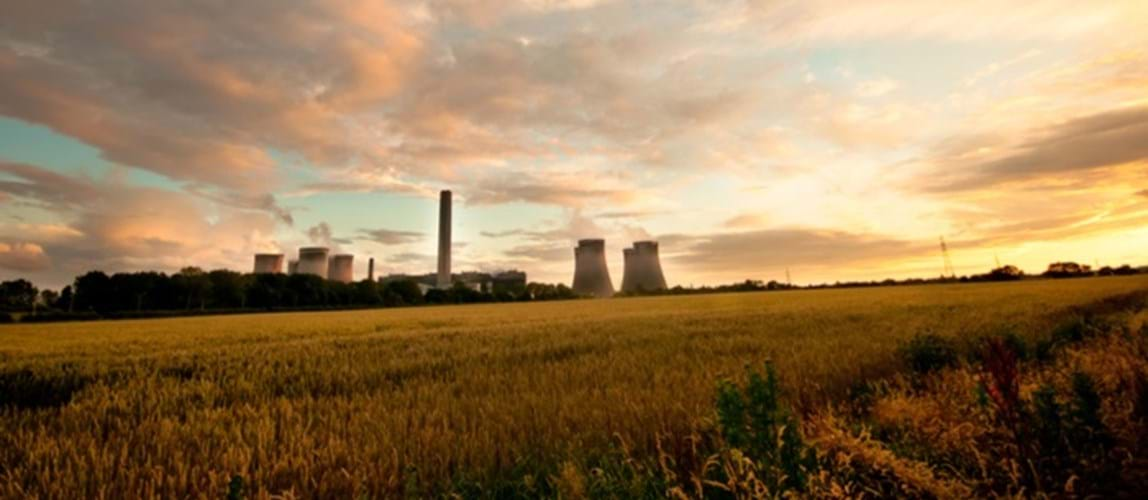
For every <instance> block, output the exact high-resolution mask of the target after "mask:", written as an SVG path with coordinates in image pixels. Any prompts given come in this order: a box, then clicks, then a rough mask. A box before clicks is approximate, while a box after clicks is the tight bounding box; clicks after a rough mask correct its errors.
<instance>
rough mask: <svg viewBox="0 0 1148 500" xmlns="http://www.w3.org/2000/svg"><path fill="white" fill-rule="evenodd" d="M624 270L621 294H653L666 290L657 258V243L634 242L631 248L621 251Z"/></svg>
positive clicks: (664, 278)
mask: <svg viewBox="0 0 1148 500" xmlns="http://www.w3.org/2000/svg"><path fill="white" fill-rule="evenodd" d="M622 257H623V263H624V266H625V269H624V270H623V272H622V291H623V292H653V291H658V290H665V289H666V277H665V275H663V274H662V263H661V260H660V258H659V257H658V242H656V241H636V242H634V246H633V247H632V248H626V249H624V250H622Z"/></svg>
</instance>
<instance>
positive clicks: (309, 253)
mask: <svg viewBox="0 0 1148 500" xmlns="http://www.w3.org/2000/svg"><path fill="white" fill-rule="evenodd" d="M438 201H439V205H438V207H439V213H438V255H437V266H436V267H437V268H436V270H435V272H434V273H429V274H425V275H406V274H391V275H387V276H383V277H379V278H378V279H377V281H378V282H380V283H386V282H390V281H394V280H400V279H403V280H410V281H414V282H416V283H418V285H419V286H420V287H421V288H423V289H424V291H425V290H426V289H430V288H440V289H441V288H450V287H452V286H455V284H456V282H457V283H460V284H462V285H464V286H466V287H468V288H472V289H475V290H481V291H485V292H495V291H499V290H517V289H525V288H526V273H523V272H520V271H506V272H497V273H487V272H465V273H458V274H455V273H452V271H451V250H452V247H451V244H452V241H451V229H452V228H451V224H452V219H453V218H452V214H451V210H452V208H453V207H452V195H451V192H450V191H449V190H443V191H441V192H439V200H438ZM622 256H623V263H624V270H623V273H622V285H621V291H622V292H655V291H660V290H665V289H666V277H665V275H664V274H663V273H662V263H661V259H660V257H659V256H658V242H656V241H635V242H634V243H633V245H632V246H631V247H630V248H625V249H623V250H622ZM284 260H286V256H285V255H284V254H281V253H260V254H255V266H254V271H253V272H254V273H255V274H278V273H283V272H284V269H283V262H284ZM354 269H355V256H354V255H351V254H346V253H340V254H334V255H332V254H331V251H330V249H329V248H327V247H319V246H315V247H302V248H300V249H299V258H298V259H297V260H290V261H288V262H287V269H286V271H287V274H311V275H314V276H319V277H320V278H324V279H329V280H331V281H337V282H340V283H352V282H354V280H355V273H354ZM375 271H376V269H375V259H374V258H373V257H372V258H370V259H368V260H367V279H368V280H370V281H376V274H375ZM572 288H573V290H574V292H575V293H577V294H579V295H583V296H587V297H612V296H613V295H614V283H613V281H611V279H610V269H609V267H608V266H607V264H606V240H604V239H601V238H588V239H581V240H578V246H577V247H576V248H574V283H573V286H572Z"/></svg>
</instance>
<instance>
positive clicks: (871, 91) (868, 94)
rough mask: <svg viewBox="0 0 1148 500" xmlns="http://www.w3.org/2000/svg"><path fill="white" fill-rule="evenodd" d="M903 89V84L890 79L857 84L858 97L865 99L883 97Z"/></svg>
mask: <svg viewBox="0 0 1148 500" xmlns="http://www.w3.org/2000/svg"><path fill="white" fill-rule="evenodd" d="M899 88H901V83H900V82H898V81H896V80H893V79H890V78H879V79H877V80H866V81H864V82H861V83H858V84H857V90H856V92H857V95H858V96H860V97H865V98H872V97H881V96H883V95H885V94H888V93H890V92H892V91H894V90H897V89H899Z"/></svg>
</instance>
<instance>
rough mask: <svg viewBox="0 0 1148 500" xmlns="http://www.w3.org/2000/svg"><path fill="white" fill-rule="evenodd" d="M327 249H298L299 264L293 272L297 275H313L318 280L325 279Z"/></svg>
mask: <svg viewBox="0 0 1148 500" xmlns="http://www.w3.org/2000/svg"><path fill="white" fill-rule="evenodd" d="M327 253H328V250H327V247H303V248H300V249H299V264H298V265H297V267H296V269H295V272H296V273H298V274H314V275H315V276H318V277H320V278H326V277H327Z"/></svg>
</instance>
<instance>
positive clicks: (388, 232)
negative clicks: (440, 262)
mask: <svg viewBox="0 0 1148 500" xmlns="http://www.w3.org/2000/svg"><path fill="white" fill-rule="evenodd" d="M359 235H360V236H359V238H360V239H365V240H368V241H373V242H375V243H379V244H381V245H402V244H405V243H416V242H419V241H422V240H423V238H425V237H426V235H425V234H423V233H421V232H418V231H396V230H392V229H359Z"/></svg>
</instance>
